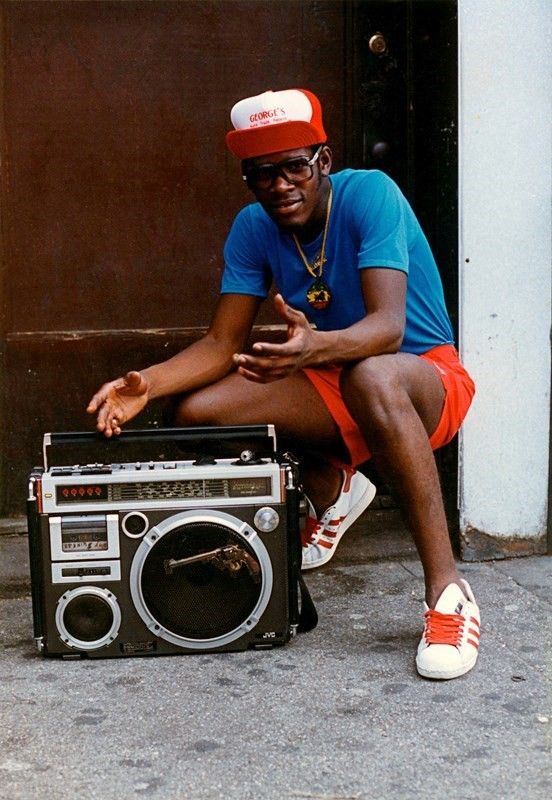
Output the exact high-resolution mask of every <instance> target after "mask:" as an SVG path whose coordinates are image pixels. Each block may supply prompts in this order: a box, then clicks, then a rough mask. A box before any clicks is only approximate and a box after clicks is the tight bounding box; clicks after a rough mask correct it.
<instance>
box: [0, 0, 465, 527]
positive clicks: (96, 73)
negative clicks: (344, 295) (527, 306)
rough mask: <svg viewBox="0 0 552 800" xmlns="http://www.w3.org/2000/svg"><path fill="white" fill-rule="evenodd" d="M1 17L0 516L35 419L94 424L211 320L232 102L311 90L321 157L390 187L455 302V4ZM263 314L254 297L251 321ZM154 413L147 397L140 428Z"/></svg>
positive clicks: (230, 197) (110, 10)
mask: <svg viewBox="0 0 552 800" xmlns="http://www.w3.org/2000/svg"><path fill="white" fill-rule="evenodd" d="M0 14H1V23H2V26H1V31H2V33H1V35H2V44H3V47H2V56H1V57H2V67H3V77H2V98H3V108H4V116H3V120H2V141H1V153H2V170H1V176H0V180H1V187H0V192H1V195H0V200H1V205H2V231H1V236H2V241H1V252H2V301H1V308H0V310H1V315H2V316H1V330H0V333H1V339H0V357H1V359H2V367H3V369H2V376H3V377H2V404H3V408H2V412H1V413H2V419H3V420H4V425H3V434H2V436H3V442H2V465H1V467H2V483H1V485H2V496H1V505H2V509H0V513H4V514H6V513H9V514H13V513H23V509H24V500H25V496H26V477H27V474H28V471H29V469H30V467H31V466H33V465H34V464H36V463H39V461H40V453H41V449H40V448H41V437H42V434H43V433H44V432H45V431H48V430H62V429H74V430H79V429H83V428H87V427H91V426H92V420H91V419H90V418H88V417H87V415H86V414H85V412H84V408H85V406H86V403H87V401H88V399H89V397H90V395H91V393H92V392H93V391H94V390H95V389H96V388H97V386H98V385H99V384H100V383H101V382H102V381H104V380H106V379H108V378H111V377H114V376H116V375H118V374H121V373H122V372H124V371H126V370H128V369H130V368H140V367H144V366H146V365H147V364H148V363H151V362H153V361H159V360H161V359H163V358H165V357H168V356H170V355H171V354H172V353H174V352H176V351H177V350H178V349H180V348H181V347H183V346H185V345H186V344H188V343H189V342H191V341H193V340H194V339H196V338H197V337H198V336H200V335H201V333H202V332H203V331H204V330H205V329H206V326H207V325H208V321H209V316H210V312H211V309H212V306H213V302H214V300H215V298H216V296H217V292H218V285H219V280H220V273H221V267H222V260H221V251H222V245H223V242H224V238H225V236H226V233H227V231H228V227H229V224H230V222H231V220H232V218H233V216H234V214H235V213H236V212H237V210H238V209H239V208H240V207H241V206H242V205H243V204H244V203H246V202H248V200H249V195H248V193H247V191H246V189H245V188H244V186H243V182H242V181H241V178H240V169H239V163H238V162H237V161H236V160H235V159H234V158H233V157H232V156H231V155H230V154H228V153H227V151H226V150H225V147H224V134H225V133H226V131H227V129H228V127H229V109H230V108H231V106H232V105H233V103H234V102H235V101H236V100H238V99H240V98H241V97H245V96H247V95H249V94H256V93H259V92H262V91H264V90H266V89H268V88H273V89H278V88H285V87H289V86H294V85H295V86H305V87H307V88H310V89H312V90H313V91H315V92H316V93H318V94H319V95H320V97H321V98H322V101H323V105H324V109H325V123H326V128H327V130H328V132H329V135H330V142H331V144H332V146H333V149H334V154H335V169H339V168H341V167H342V166H343V165H344V164H347V165H350V166H364V167H370V168H372V167H377V168H383V169H385V170H386V171H388V172H389V173H390V174H391V175H392V176H393V177H395V178H396V179H397V180H398V181H399V183H400V184H401V186H402V188H403V189H404V190H405V191H406V192H407V193H408V194H409V197H410V198H411V200H412V201H413V203H414V205H415V208H416V211H417V212H418V214H419V215H420V217H421V218H422V220H423V221H424V224H425V225H426V229H428V233H429V238H430V240H431V241H432V244H433V245H434V249H435V250H436V253H437V256H438V259H439V261H440V265H441V268H442V270H443V273H444V275H445V286H446V291H447V293H448V295H449V299H450V298H451V299H452V303H449V304H450V305H451V306H452V310H454V307H455V298H456V295H455V291H456V289H455V287H456V261H455V241H456V239H455V204H454V200H455V194H454V192H455V182H453V184H454V185H452V184H451V182H450V180H449V174H450V171H451V169H452V167H451V165H452V163H453V160H454V158H455V152H456V151H455V146H454V137H455V131H454V129H453V127H451V125H452V123H451V122H450V114H449V111H448V110H446V111H445V109H449V107H450V108H452V106H450V103H451V102H453V105H454V104H455V102H456V101H455V95H454V92H452V93H451V88H450V81H449V77H450V74H452V73H454V69H455V62H454V54H455V51H454V47H455V41H456V40H455V38H454V36H453V33H452V31H453V27H454V4H453V3H449V2H447V0H443V2H423V1H422V2H420V0H418V1H417V2H412V0H400V2H395V1H394V0H389V2H381V1H380V2H363V1H361V0H179V1H178V2H164V0H153V1H152V2H135V1H134V0H126V1H124V2H123V1H121V2H111V0H104V1H103V2H94V1H93V0H79V2H71V1H69V2H57V1H56V0H53V1H52V2H29V1H28V0H19V1H18V2H16V3H14V2H6V1H5V0H0ZM377 32H382V33H383V34H384V35H385V36H386V37H387V47H386V51H385V53H383V54H381V53H380V54H377V53H374V52H373V51H372V50H370V48H369V41H370V38H371V37H372V36H373V35H374V33H377ZM443 56H445V58H443ZM451 59H452V60H451ZM451 70H452V73H451ZM417 75H420V76H421V77H420V80H418V78H417ZM451 98H452V101H451ZM454 108H455V105H454ZM449 129H450V131H452V133H451V132H450V131H449V133H447V132H446V130H449ZM378 142H384V143H385V142H388V143H389V144H390V145H391V147H390V148H385V147H383V148H381V147H380V148H376V149H375V150H374V144H377V143H378ZM276 321H277V320H275V319H274V318H273V316H272V315H271V313H270V306H269V305H268V304H266V307H265V308H263V310H262V312H261V315H260V317H259V320H258V323H259V325H260V326H262V327H263V336H268V335H270V330H268V329H267V326H269V327H270V326H272V325H273V324H274V323H275V322H276ZM159 418H160V406H159V405H157V406H154V407H152V408H150V409H148V411H147V412H146V413H145V414H144V415H143V416H141V417H140V418H139V419H137V420H136V425H137V426H142V425H143V426H147V425H151V424H154V423H155V422H158V421H159Z"/></svg>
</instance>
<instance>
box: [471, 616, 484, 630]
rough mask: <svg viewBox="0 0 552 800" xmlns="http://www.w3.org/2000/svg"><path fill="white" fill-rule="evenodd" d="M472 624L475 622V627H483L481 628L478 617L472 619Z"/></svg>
mask: <svg viewBox="0 0 552 800" xmlns="http://www.w3.org/2000/svg"><path fill="white" fill-rule="evenodd" d="M470 622H473V623H474V625H477V627H478V628H480V627H481V626H480V624H479V620H478V619H477V617H470Z"/></svg>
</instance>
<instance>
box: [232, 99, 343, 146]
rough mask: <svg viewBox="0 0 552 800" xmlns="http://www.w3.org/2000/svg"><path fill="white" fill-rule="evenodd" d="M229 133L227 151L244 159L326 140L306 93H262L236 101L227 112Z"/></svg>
mask: <svg viewBox="0 0 552 800" xmlns="http://www.w3.org/2000/svg"><path fill="white" fill-rule="evenodd" d="M230 119H231V120H232V125H233V126H234V130H233V131H229V132H228V133H227V134H226V145H227V147H228V149H229V150H230V151H231V152H232V153H233V154H234V155H235V156H237V157H238V158H241V159H242V161H243V160H244V159H247V158H256V157H257V156H262V155H266V154H268V153H279V152H280V151H282V150H294V149H295V148H298V147H310V146H311V145H313V144H321V143H322V142H325V141H326V140H327V138H328V137H327V136H326V132H325V130H324V126H323V124H322V108H321V106H320V101H319V100H318V98H317V97H316V95H314V94H313V93H312V92H309V91H307V90H306V89H284V90H282V91H279V92H273V91H268V92H263V94H258V95H255V97H246V98H245V100H240V101H239V102H238V103H236V105H235V106H234V108H233V109H232V111H231V112H230Z"/></svg>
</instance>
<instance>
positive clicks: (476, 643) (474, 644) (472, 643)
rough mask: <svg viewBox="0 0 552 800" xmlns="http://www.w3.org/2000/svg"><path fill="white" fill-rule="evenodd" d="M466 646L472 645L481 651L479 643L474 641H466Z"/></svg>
mask: <svg viewBox="0 0 552 800" xmlns="http://www.w3.org/2000/svg"><path fill="white" fill-rule="evenodd" d="M466 644H471V645H473V646H474V647H475V649H476V650H479V642H474V640H473V639H466Z"/></svg>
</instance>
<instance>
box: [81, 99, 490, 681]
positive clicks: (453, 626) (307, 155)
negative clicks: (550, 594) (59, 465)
mask: <svg viewBox="0 0 552 800" xmlns="http://www.w3.org/2000/svg"><path fill="white" fill-rule="evenodd" d="M231 119H232V123H233V128H234V129H233V130H232V131H230V132H229V133H228V134H227V137H226V142H227V145H228V147H229V149H230V151H231V152H232V153H233V154H234V155H235V156H237V157H238V158H239V159H241V161H242V171H243V178H244V180H245V181H246V183H247V185H248V187H249V188H250V189H251V191H252V192H253V195H254V196H255V199H256V201H257V202H256V203H253V204H251V205H248V206H246V207H245V208H244V209H242V210H241V212H240V213H239V214H238V215H237V217H236V219H235V221H234V223H233V226H232V229H231V231H230V234H229V236H228V238H227V241H226V245H225V249H224V260H225V269H224V275H223V279H222V287H221V295H220V298H219V301H218V304H217V307H216V309H215V312H214V316H213V320H212V323H211V325H210V328H209V330H208V332H207V334H206V335H205V336H204V337H203V338H202V339H200V340H199V341H197V342H195V343H194V344H192V345H191V346H190V347H188V348H187V349H186V350H184V351H182V352H181V353H179V354H177V355H176V356H175V357H174V358H171V359H169V360H168V361H165V362H163V363H160V364H156V365H154V366H151V367H148V368H147V369H144V370H142V371H141V372H130V373H128V374H127V375H126V376H125V377H124V378H120V379H118V380H116V381H112V382H110V383H107V384H105V385H104V386H102V387H101V389H100V390H99V392H98V393H97V394H96V395H95V396H94V397H93V399H92V400H91V402H90V405H89V407H88V411H89V412H90V413H95V414H97V427H98V430H100V431H102V432H103V433H104V434H105V435H106V436H111V435H113V434H118V433H120V430H121V427H120V426H121V425H122V424H123V423H125V422H127V421H128V420H129V419H131V418H132V417H134V416H135V415H136V414H137V413H138V412H139V411H140V410H142V409H143V408H144V406H145V405H146V403H147V402H148V401H149V400H151V399H153V398H158V397H166V396H176V398H177V399H176V401H175V422H176V424H179V425H209V424H214V425H220V424H229V425H233V424H254V423H268V422H270V423H273V424H274V425H275V427H276V430H277V431H278V435H279V437H280V439H281V440H284V441H286V442H290V443H292V447H293V450H294V452H296V453H297V454H298V455H299V457H300V459H301V464H302V480H303V484H304V488H305V491H306V493H307V495H308V497H309V499H310V503H311V511H310V515H309V523H308V526H307V530H306V532H305V539H304V542H303V545H304V547H303V568H304V569H312V568H314V567H317V566H321V565H322V564H324V563H327V562H328V560H329V559H330V558H331V557H332V555H333V554H334V552H335V549H336V547H337V544H338V542H339V540H340V539H341V537H342V536H343V533H344V532H345V531H346V530H347V528H348V527H350V525H351V524H352V522H353V521H354V520H355V519H357V517H358V516H359V515H360V514H361V513H362V512H363V511H364V509H365V508H366V507H367V506H368V505H369V503H370V502H371V500H372V499H373V497H374V494H375V489H374V487H373V486H372V484H371V483H370V481H368V479H367V478H366V477H365V476H364V475H363V474H362V473H361V472H359V471H357V470H356V469H355V467H357V466H358V465H359V464H361V463H362V462H364V461H366V460H367V459H368V458H370V457H372V458H373V459H374V462H375V464H376V466H377V469H378V472H379V473H381V474H382V476H384V477H385V479H386V480H387V481H388V482H389V484H390V485H391V486H393V488H394V490H395V492H396V493H397V495H398V497H399V499H400V501H401V504H402V508H403V511H404V513H405V516H406V519H407V521H408V524H409V527H410V529H411V531H412V534H413V537H414V540H415V543H416V546H417V549H418V552H419V555H420V558H421V561H422V565H423V568H424V576H425V586H426V613H425V628H424V634H423V637H422V640H421V642H420V645H419V647H418V652H417V656H416V664H417V668H418V672H419V673H420V674H421V675H423V676H425V677H430V678H441V679H447V678H454V677H457V676H458V675H462V674H464V673H465V672H467V671H468V670H470V669H471V668H472V667H473V666H474V664H475V661H476V659H477V653H478V640H479V611H478V608H477V605H476V603H475V599H474V597H473V594H472V591H471V589H470V587H469V585H468V584H467V583H466V581H464V580H462V579H461V578H460V576H459V574H458V572H457V569H456V565H455V562H454V558H453V554H452V550H451V546H450V540H449V536H448V530H447V523H446V519H445V513H444V509H443V501H442V496H441V489H440V485H439V478H438V474H437V469H436V465H435V460H434V457H433V453H432V448H433V449H435V448H437V447H440V446H442V445H444V444H446V443H447V442H448V441H450V439H451V438H452V437H453V436H454V435H455V434H456V432H457V430H458V428H459V426H460V424H461V422H462V420H463V418H464V416H465V414H466V412H467V409H468V407H469V405H470V402H471V398H472V395H473V391H474V386H473V383H472V381H471V379H470V377H469V376H468V374H467V373H466V371H465V370H464V368H463V367H462V365H461V364H460V362H459V360H458V354H457V353H456V350H455V349H454V346H453V337H452V330H451V325H450V321H449V318H448V315H447V312H446V309H445V305H444V300H443V292H442V287H441V281H440V278H439V274H438V270H437V267H436V265H435V261H434V259H433V256H432V254H431V251H430V249H429V245H428V243H427V241H426V239H425V237H424V234H423V232H422V230H421V228H420V226H419V224H418V222H417V220H416V218H415V216H414V214H413V212H412V210H411V208H410V207H409V205H408V203H407V202H406V200H405V198H404V197H403V195H402V194H401V192H400V191H399V189H398V188H397V186H396V185H395V184H394V183H393V181H391V179H389V178H388V177H387V176H386V175H384V174H383V173H381V172H378V171H364V170H344V171H343V172H339V173H336V174H333V175H330V169H331V164H332V154H331V150H330V148H329V147H328V146H327V144H326V142H327V137H326V133H325V131H324V127H323V121H322V110H321V107H320V103H319V101H318V99H317V98H316V97H315V95H313V94H312V93H311V92H309V91H306V90H300V89H290V90H284V91H278V92H272V91H269V92H265V93H263V94H261V95H258V96H255V97H250V98H246V99H245V100H242V101H240V102H239V103H237V104H236V105H235V106H234V108H233V109H232V113H231ZM271 285H275V286H276V288H277V290H278V293H277V294H276V295H275V298H274V306H275V308H276V311H277V312H278V314H279V315H280V317H281V318H282V320H283V321H284V322H285V323H286V325H287V340H286V341H285V342H284V343H282V344H271V343H268V342H256V343H255V344H253V346H252V348H251V351H250V352H244V347H245V343H246V340H247V337H248V335H249V333H250V331H251V328H252V326H253V323H254V320H255V317H256V315H257V311H258V309H259V306H260V304H261V302H262V300H263V299H264V298H265V297H266V296H267V294H268V291H269V289H270V287H271ZM313 325H314V326H315V327H313Z"/></svg>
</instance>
